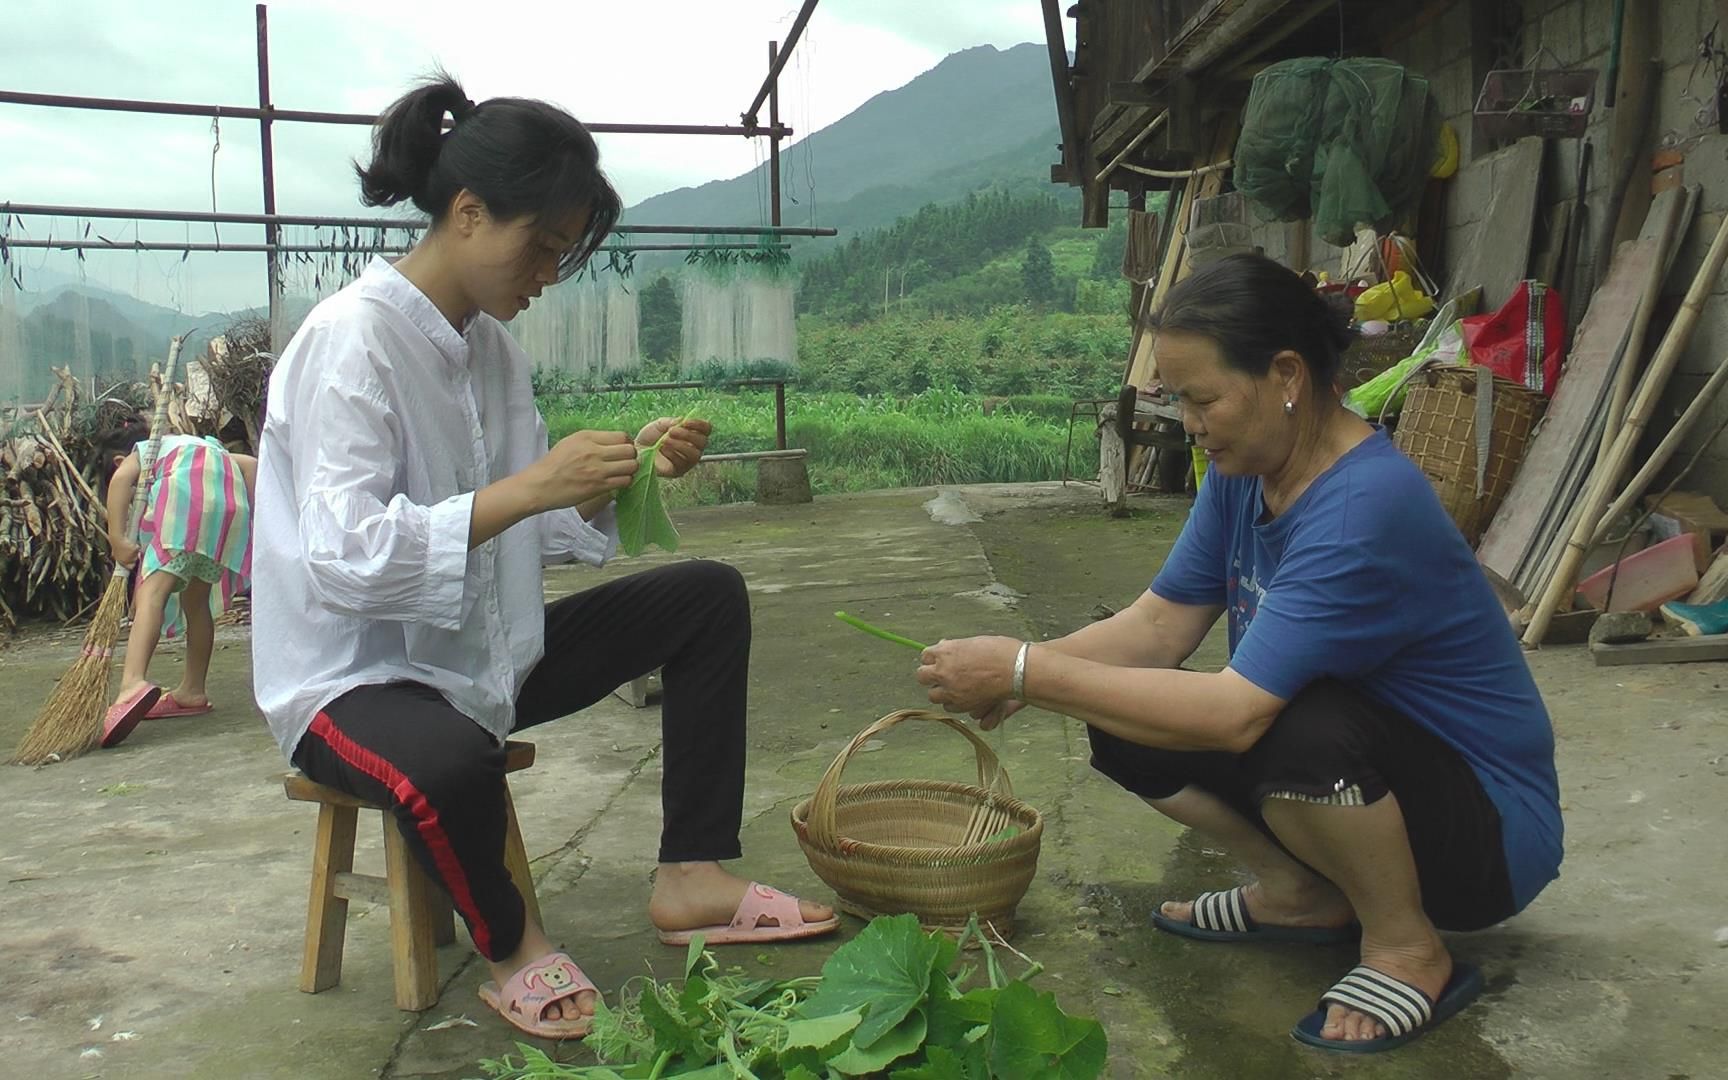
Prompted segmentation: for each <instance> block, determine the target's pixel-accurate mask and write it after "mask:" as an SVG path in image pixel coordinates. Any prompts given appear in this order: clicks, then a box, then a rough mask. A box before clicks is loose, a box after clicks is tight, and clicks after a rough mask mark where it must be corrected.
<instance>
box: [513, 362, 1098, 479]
mask: <svg viewBox="0 0 1728 1080" xmlns="http://www.w3.org/2000/svg"><path fill="white" fill-rule="evenodd" d="M1070 404H1071V401H1070V399H1069V398H1067V397H1051V396H1042V397H1038V396H1026V397H1004V398H989V399H985V398H980V397H976V396H973V395H968V394H964V393H961V392H959V391H955V390H947V389H936V390H926V391H924V392H922V393H918V394H913V395H909V396H906V397H899V398H896V397H888V396H860V395H856V394H844V393H822V394H805V393H801V392H799V389H798V387H797V386H791V387H788V388H787V395H786V441H787V445H788V446H791V447H797V448H802V449H805V450H808V451H810V460H809V464H810V485H811V487H812V488H813V489H814V490H815V492H816V493H817V494H833V493H838V492H846V491H871V490H875V489H878V488H895V487H918V486H923V485H927V484H981V483H1013V482H1025V481H1034V480H1055V479H1059V478H1060V477H1061V475H1062V456H1063V448H1064V446H1065V444H1066V442H1067V438H1068V427H1067V424H1068V411H1069V407H1070ZM540 408H541V411H542V412H543V413H544V414H545V416H546V424H547V427H548V428H550V430H551V434H552V438H553V439H554V440H556V439H560V438H562V437H564V436H565V435H568V434H570V433H571V432H573V431H577V430H580V429H583V428H608V429H613V430H626V431H629V432H631V433H632V434H634V433H635V432H636V431H638V430H640V429H641V427H642V426H643V425H644V424H646V423H648V422H649V421H650V420H653V419H655V418H656V417H661V416H683V415H687V414H690V413H695V414H697V415H700V416H702V417H703V418H705V419H708V420H710V421H712V422H713V424H714V440H713V442H712V443H711V444H710V446H709V450H710V452H711V453H735V452H739V451H748V450H768V449H772V448H773V446H774V395H773V393H772V392H771V391H735V390H689V391H662V392H634V393H593V394H560V395H547V396H544V397H542V398H541V401H540ZM986 410H988V411H986ZM1097 465H1098V443H1097V440H1096V439H1094V438H1093V437H1092V431H1091V426H1090V424H1089V423H1086V422H1082V423H1081V424H1080V425H1079V426H1078V427H1077V428H1076V431H1075V437H1074V455H1073V460H1072V463H1071V465H1070V468H1071V470H1072V472H1073V473H1075V474H1077V475H1080V476H1092V475H1096V472H1097ZM668 489H669V490H668V492H667V501H668V503H670V504H671V505H674V506H689V505H706V504H712V503H723V502H737V501H741V500H747V499H752V498H754V497H755V493H756V467H755V465H753V464H746V463H736V462H722V463H717V464H714V465H703V466H700V467H699V468H697V469H696V471H695V472H693V473H691V474H690V475H689V476H688V477H685V478H684V479H683V480H681V481H679V482H677V483H675V484H671V485H668Z"/></svg>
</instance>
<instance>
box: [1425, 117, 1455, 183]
mask: <svg viewBox="0 0 1728 1080" xmlns="http://www.w3.org/2000/svg"><path fill="white" fill-rule="evenodd" d="M1438 149H1439V156H1438V157H1436V158H1435V159H1434V165H1433V167H1432V168H1430V169H1429V170H1428V175H1429V176H1432V177H1433V178H1434V179H1436V180H1445V179H1446V178H1448V177H1450V176H1451V175H1452V174H1453V173H1455V172H1457V171H1458V160H1459V158H1460V157H1461V156H1462V153H1463V152H1462V150H1461V149H1460V148H1459V145H1458V129H1457V128H1455V127H1453V126H1452V125H1451V124H1441V125H1440V146H1439V148H1438Z"/></svg>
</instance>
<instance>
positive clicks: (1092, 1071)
mask: <svg viewBox="0 0 1728 1080" xmlns="http://www.w3.org/2000/svg"><path fill="white" fill-rule="evenodd" d="M990 1021H991V1023H990V1027H991V1033H992V1046H991V1049H990V1072H991V1074H992V1075H994V1076H1039V1077H1050V1078H1051V1080H1096V1078H1097V1077H1099V1076H1101V1075H1103V1073H1104V1062H1105V1058H1106V1056H1107V1054H1108V1046H1107V1043H1106V1041H1105V1038H1104V1028H1103V1026H1102V1025H1100V1024H1099V1023H1098V1021H1096V1020H1087V1019H1082V1018H1080V1017H1074V1016H1069V1015H1068V1014H1067V1013H1065V1012H1063V1011H1062V1009H1061V1007H1059V1006H1058V1005H1057V1004H1056V995H1055V994H1047V993H1045V994H1041V993H1039V992H1038V991H1036V990H1034V989H1032V988H1031V987H1030V986H1028V985H1026V984H1025V983H1023V982H1012V983H1009V984H1008V985H1007V986H1005V987H1003V988H1002V990H1001V992H1000V993H998V994H997V996H996V1004H995V1008H994V1009H993V1010H992V1013H991V1017H990Z"/></svg>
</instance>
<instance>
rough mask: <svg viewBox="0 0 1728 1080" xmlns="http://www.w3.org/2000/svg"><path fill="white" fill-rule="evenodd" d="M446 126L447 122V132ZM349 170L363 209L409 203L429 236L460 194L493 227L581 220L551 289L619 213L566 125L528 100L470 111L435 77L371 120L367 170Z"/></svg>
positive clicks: (500, 101) (590, 154)
mask: <svg viewBox="0 0 1728 1080" xmlns="http://www.w3.org/2000/svg"><path fill="white" fill-rule="evenodd" d="M446 116H449V117H451V118H452V120H453V121H454V124H453V126H452V127H451V129H450V130H449V131H448V132H446V131H445V130H444V118H445V117H446ZM354 170H355V173H356V174H357V175H358V177H359V179H360V198H361V201H362V202H364V203H365V204H366V205H367V206H393V205H395V204H397V203H400V202H409V201H411V202H412V203H413V204H414V205H415V206H416V207H418V208H419V209H420V210H421V211H422V212H423V213H425V214H426V215H427V216H428V217H430V218H431V219H432V223H433V225H434V226H436V225H438V224H440V223H442V222H443V220H444V218H445V217H446V216H448V215H449V213H450V205H451V203H452V202H453V201H454V200H455V198H456V196H457V194H458V193H460V192H462V191H464V190H467V191H471V192H473V193H474V194H475V195H476V196H478V197H479V199H480V200H481V201H482V202H484V203H485V204H486V210H487V212H488V213H489V214H491V215H492V217H493V218H494V219H496V220H498V221H514V220H517V219H522V218H527V219H529V220H530V221H531V222H532V223H533V224H536V225H551V224H557V223H560V222H563V221H566V220H571V219H574V218H575V217H576V216H577V215H578V214H582V213H583V212H586V224H585V226H584V227H583V229H582V235H581V236H579V237H578V238H577V243H576V244H575V246H574V247H573V248H572V249H571V251H570V252H569V253H568V254H567V255H566V256H565V258H564V260H563V261H562V262H561V263H560V264H559V267H558V276H559V279H560V280H562V279H564V278H567V277H569V276H570V275H571V274H574V273H575V272H576V271H577V270H580V269H581V268H582V266H583V264H585V263H586V262H587V261H588V259H589V258H590V257H591V256H592V255H593V254H594V252H595V251H596V250H598V249H599V247H600V245H601V244H602V243H603V242H604V241H605V239H606V236H607V234H608V233H610V232H611V231H612V227H613V226H614V225H616V224H617V223H618V217H619V215H620V214H622V213H623V209H624V206H623V201H622V200H621V199H620V198H619V197H618V192H617V191H616V190H614V188H613V187H612V184H611V182H610V181H608V180H607V179H606V175H605V173H603V172H602V171H601V170H600V149H599V147H598V146H596V145H595V143H594V137H593V135H591V134H589V132H588V129H587V128H585V127H583V126H582V124H581V123H580V122H579V121H578V120H577V119H576V118H575V117H573V116H571V115H570V114H569V113H567V112H565V111H564V110H563V109H560V108H558V107H557V106H555V105H550V104H547V103H546V102H543V101H534V100H530V99H527V98H491V99H489V100H486V101H483V102H481V103H480V104H478V105H476V104H474V103H473V102H472V101H470V100H468V95H467V94H466V93H464V92H463V90H462V86H461V84H460V83H458V82H457V81H456V80H455V79H453V78H451V77H450V76H449V75H447V74H445V73H444V72H442V71H439V72H435V73H434V74H433V75H432V76H431V77H430V78H429V79H427V80H426V81H425V82H423V83H421V84H420V85H419V86H417V87H415V88H414V89H413V90H411V91H409V92H408V93H407V94H405V95H403V96H402V97H401V98H400V99H398V100H397V101H396V103H395V104H393V105H391V106H390V108H389V109H388V110H386V112H385V113H384V115H383V116H381V117H379V119H378V124H377V126H376V127H375V128H374V129H373V132H372V160H371V161H370V162H369V163H368V164H365V165H361V164H360V163H358V162H356V163H355V166H354Z"/></svg>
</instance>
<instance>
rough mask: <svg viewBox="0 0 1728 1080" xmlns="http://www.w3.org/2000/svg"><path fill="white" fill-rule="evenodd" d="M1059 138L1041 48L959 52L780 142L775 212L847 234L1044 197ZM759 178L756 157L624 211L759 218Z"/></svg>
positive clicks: (695, 218) (718, 219) (684, 218)
mask: <svg viewBox="0 0 1728 1080" xmlns="http://www.w3.org/2000/svg"><path fill="white" fill-rule="evenodd" d="M1060 141H1061V140H1060V137H1059V135H1058V130H1057V122H1056V106H1055V103H1054V99H1053V97H1052V96H1051V92H1050V61H1049V57H1048V54H1047V53H1046V51H1045V48H1044V46H1043V45H1039V44H1024V45H1016V46H1014V47H1013V48H1010V49H1006V50H1003V49H997V48H996V47H995V46H991V45H981V46H978V47H977V48H972V49H966V50H963V51H961V52H957V53H953V54H952V55H950V56H948V57H946V58H945V59H943V60H942V62H941V63H939V64H937V65H936V66H935V67H933V68H931V69H930V70H929V71H926V72H925V73H924V74H922V75H920V76H918V77H917V78H915V79H913V80H912V81H911V82H909V83H907V84H906V85H905V86H902V87H900V88H898V89H895V90H889V91H885V92H883V93H880V94H877V95H876V96H875V97H873V98H871V99H870V100H869V101H867V102H865V103H864V104H863V105H861V106H859V107H858V108H857V109H855V110H854V111H852V112H851V113H849V114H848V115H847V116H846V117H844V118H843V119H841V120H838V121H836V122H835V123H833V124H830V125H829V126H827V127H825V128H823V129H822V130H820V131H817V132H814V133H811V134H809V135H807V136H806V137H804V138H803V139H800V140H799V141H798V142H796V143H793V144H791V145H790V146H783V147H782V148H781V151H780V168H781V188H782V191H783V200H782V202H783V210H782V220H783V221H784V222H785V223H786V224H788V225H809V224H816V225H824V226H835V227H838V228H840V229H842V230H843V231H844V232H845V233H856V232H857V231H858V230H861V229H869V228H876V227H880V226H884V225H889V224H892V223H893V222H894V221H895V220H896V219H897V218H900V217H903V216H905V215H907V214H911V213H914V212H916V211H917V210H918V208H919V207H921V206H923V205H924V204H926V203H931V202H948V201H952V200H955V199H959V198H963V197H964V196H965V195H967V194H968V193H970V192H974V191H979V190H981V189H985V188H1006V189H1008V190H1012V191H1016V192H1021V191H1023V192H1028V193H1030V192H1037V193H1040V194H1051V193H1054V192H1056V191H1060V190H1061V189H1052V188H1051V187H1050V171H1049V170H1050V162H1051V161H1053V160H1054V154H1055V146H1056V144H1057V143H1059V142H1060ZM767 187H768V166H767V164H766V163H764V164H763V165H761V166H759V167H758V168H756V169H753V170H751V171H750V172H747V173H745V174H743V175H742V176H735V177H733V178H732V179H730V180H716V181H713V182H710V183H707V184H703V185H702V186H700V187H694V188H679V189H677V190H675V191H669V192H666V193H664V194H661V195H656V196H654V197H653V198H650V199H644V200H643V201H642V202H640V203H637V204H636V205H635V206H632V207H630V208H629V209H628V210H626V211H625V214H624V220H625V221H626V222H628V223H630V224H640V225H649V224H660V225H684V224H697V223H703V224H706V223H710V222H712V223H714V224H724V225H737V224H753V223H755V222H758V221H761V220H762V218H763V211H762V208H763V206H764V204H765V201H766V195H765V192H766V190H767ZM793 200H797V202H794V201H793ZM842 239H845V237H842ZM800 246H801V247H806V248H807V247H810V246H812V245H800ZM815 246H817V247H822V246H827V245H815Z"/></svg>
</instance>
